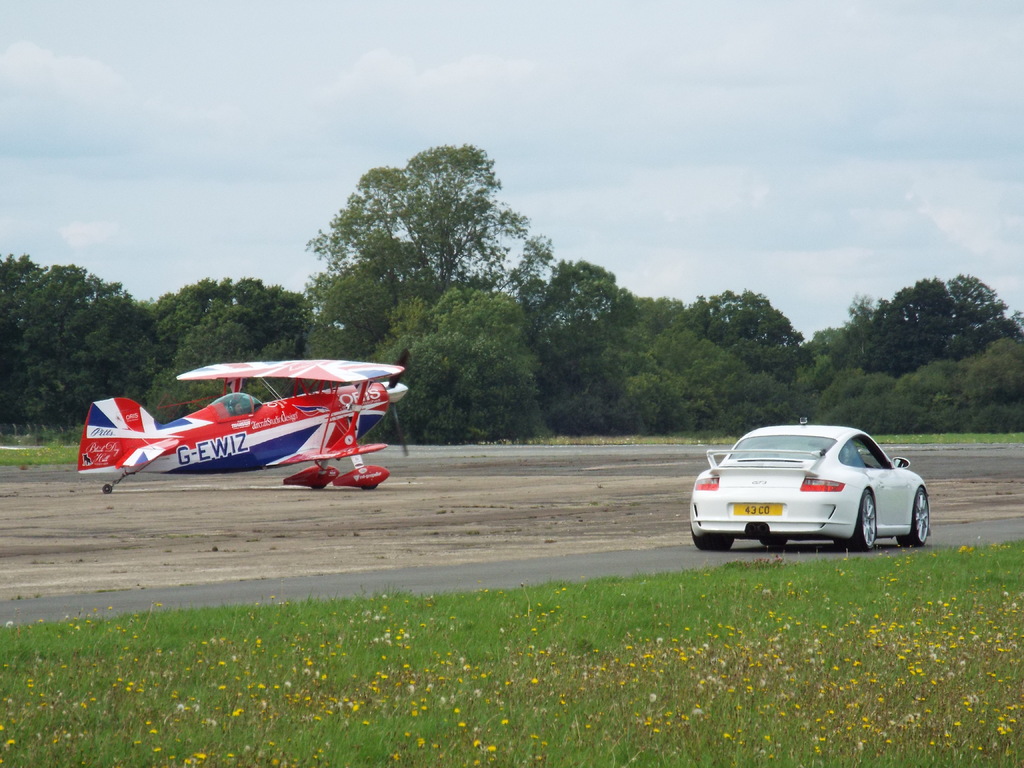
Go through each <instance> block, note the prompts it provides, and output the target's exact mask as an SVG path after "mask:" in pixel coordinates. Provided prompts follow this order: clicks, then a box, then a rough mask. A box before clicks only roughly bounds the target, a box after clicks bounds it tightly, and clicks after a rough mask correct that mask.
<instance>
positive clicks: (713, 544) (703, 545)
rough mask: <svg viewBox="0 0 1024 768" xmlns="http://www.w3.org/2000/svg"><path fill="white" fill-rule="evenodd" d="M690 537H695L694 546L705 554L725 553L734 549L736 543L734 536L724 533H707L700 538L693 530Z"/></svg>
mask: <svg viewBox="0 0 1024 768" xmlns="http://www.w3.org/2000/svg"><path fill="white" fill-rule="evenodd" d="M690 535H691V536H692V537H693V546H695V547H696V548H697V549H701V550H704V551H705V552H725V551H727V550H729V549H731V548H732V543H733V541H734V539H733V537H732V536H726V535H725V534H722V533H705V534H704V535H703V536H698V535H697V534H696V533H694V532H693V529H692V528H691V529H690Z"/></svg>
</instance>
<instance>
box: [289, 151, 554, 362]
mask: <svg viewBox="0 0 1024 768" xmlns="http://www.w3.org/2000/svg"><path fill="white" fill-rule="evenodd" d="M500 190H501V183H500V182H499V181H498V178H497V177H496V176H495V174H494V163H493V161H491V160H490V159H489V158H488V157H487V154H486V153H485V152H484V151H483V150H481V149H478V148H476V147H473V146H469V145H464V146H461V147H452V146H442V147H435V148H433V149H429V150H426V151H424V152H421V153H419V154H417V155H416V156H414V157H413V158H412V159H411V160H410V161H409V162H408V164H407V165H406V166H405V168H389V167H384V168H375V169H373V170H371V171H369V172H367V173H366V174H364V175H363V177H362V178H361V179H360V180H359V183H358V185H357V188H356V191H355V192H354V193H353V194H352V195H351V196H349V198H348V201H347V203H346V205H345V207H344V208H342V209H341V211H340V212H339V213H338V214H337V215H336V216H335V217H334V219H333V220H332V221H331V225H330V229H329V230H328V231H327V232H323V231H321V232H320V233H318V235H317V236H316V237H315V238H313V239H312V240H311V241H310V242H309V244H308V248H309V249H310V250H312V251H313V252H314V253H315V254H316V255H317V256H319V257H320V258H321V259H323V260H324V262H325V263H326V265H327V269H326V270H325V272H324V273H322V274H321V275H318V276H316V277H315V278H314V280H313V281H312V284H311V286H312V289H313V290H312V297H313V299H314V302H315V305H316V309H317V313H318V320H319V323H318V324H319V326H320V328H321V329H330V328H334V329H335V330H337V331H340V333H332V332H331V331H329V330H327V331H324V332H323V333H321V335H320V338H321V339H322V340H331V339H333V340H334V342H343V343H346V344H349V345H352V346H354V347H356V348H359V349H373V348H375V347H376V346H377V345H378V344H379V343H380V342H381V341H383V340H384V337H385V336H386V333H387V326H388V318H387V315H388V313H389V312H390V311H392V310H394V309H395V308H396V307H397V306H398V305H399V304H400V303H401V302H402V301H403V300H405V299H408V298H412V297H419V298H422V299H424V300H426V301H427V302H428V303H433V302H435V301H437V300H438V299H439V298H440V297H441V296H442V295H443V294H444V293H445V291H447V290H448V289H449V288H451V287H454V286H463V287H469V288H476V289H481V290H485V291H490V290H500V289H505V288H510V287H511V286H509V280H510V278H511V277H513V276H514V272H513V264H514V262H515V261H516V256H515V254H514V250H515V249H514V247H513V246H515V245H516V244H518V245H519V249H518V251H517V252H518V253H523V254H525V256H526V258H527V259H528V260H530V259H537V258H542V257H543V255H544V253H545V247H544V243H543V241H540V240H533V241H531V240H530V239H529V238H528V236H527V225H528V221H527V219H526V217H524V216H522V215H521V214H518V213H515V212H514V211H512V210H510V209H509V208H508V207H507V206H505V205H504V204H503V203H501V202H499V201H498V199H497V193H498V192H499V191H500ZM547 250H548V251H549V250H550V249H549V248H548V249H547ZM549 257H550V256H549V254H548V258H549ZM527 272H529V270H527ZM527 276H528V275H524V276H523V277H524V278H525V277H527Z"/></svg>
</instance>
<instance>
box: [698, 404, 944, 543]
mask: <svg viewBox="0 0 1024 768" xmlns="http://www.w3.org/2000/svg"><path fill="white" fill-rule="evenodd" d="M708 463H709V464H710V465H711V466H710V468H709V469H707V470H705V471H704V472H702V473H701V474H700V475H698V477H697V481H696V483H694V486H693V497H692V500H691V503H690V532H691V533H692V534H693V543H694V544H695V545H696V546H697V548H698V549H712V550H726V549H729V547H731V546H732V543H733V541H735V540H736V539H753V540H755V541H759V542H761V543H762V544H764V545H765V546H771V545H773V544H784V543H785V542H786V541H788V540H790V539H832V540H833V541H837V542H845V543H846V545H847V546H848V547H849V548H850V549H855V550H860V551H866V550H869V549H871V548H872V547H874V546H875V540H876V539H878V538H884V537H888V536H895V537H896V541H898V542H899V544H900V545H901V546H910V547H920V546H922V545H924V543H925V541H926V540H927V539H928V533H929V531H930V527H931V520H930V517H929V514H928V490H927V489H926V488H925V484H924V481H923V480H922V479H921V477H920V476H919V475H917V474H916V473H914V472H911V471H910V470H909V469H907V467H908V466H910V462H909V461H907V460H906V459H903V458H899V457H896V458H894V459H892V460H890V459H889V457H888V456H886V455H885V452H884V451H883V450H882V449H881V448H879V447H878V443H876V442H875V441H874V440H872V439H871V438H870V437H869V436H868V435H866V434H864V433H863V432H861V431H860V430H856V429H851V428H849V427H823V426H813V425H808V424H800V425H797V426H788V427H764V428H762V429H755V430H754V431H753V432H750V433H748V434H746V435H744V436H743V437H742V438H740V440H739V442H737V443H736V445H734V446H733V447H732V448H730V449H727V450H721V451H708Z"/></svg>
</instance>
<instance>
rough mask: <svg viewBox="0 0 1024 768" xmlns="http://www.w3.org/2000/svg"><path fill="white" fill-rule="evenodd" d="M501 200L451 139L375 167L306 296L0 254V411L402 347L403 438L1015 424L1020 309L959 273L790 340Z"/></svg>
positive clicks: (964, 428) (752, 308) (73, 418)
mask: <svg viewBox="0 0 1024 768" xmlns="http://www.w3.org/2000/svg"><path fill="white" fill-rule="evenodd" d="M500 190H501V183H500V181H499V180H498V178H497V176H496V175H495V173H494V163H493V162H492V161H491V160H490V158H488V156H487V154H486V153H485V152H484V151H483V150H481V149H479V148H476V147H473V146H468V145H467V146H461V147H453V146H441V147H435V148H432V149H428V150H426V151H424V152H421V153H419V154H417V155H415V156H414V157H413V158H411V159H410V160H409V162H408V163H407V164H406V166H405V167H403V168H390V167H383V168H374V169H371V170H370V171H368V172H367V173H366V174H364V175H363V177H362V178H361V179H360V180H359V183H358V185H357V188H356V190H355V192H353V194H352V195H350V196H349V198H348V200H347V201H346V205H345V206H344V207H343V208H342V209H341V210H340V211H339V213H338V214H337V215H336V216H335V217H334V218H333V219H332V220H331V222H330V226H329V228H328V229H327V230H326V231H321V232H319V233H318V234H317V236H316V237H314V238H313V239H312V240H311V241H310V242H309V244H308V247H309V248H310V250H312V251H313V252H314V253H316V254H317V255H318V256H319V257H320V258H321V259H322V261H323V263H324V266H325V268H324V271H322V272H320V273H318V274H315V275H313V276H311V278H310V281H309V284H308V286H307V290H306V293H305V294H304V295H302V294H298V293H293V292H289V291H286V290H284V289H282V288H280V287H278V286H265V285H264V284H263V283H262V282H261V281H260V280H257V279H253V278H241V279H239V280H237V281H232V280H221V281H219V282H218V281H214V280H210V279H206V280H201V281H200V282H198V283H196V284H194V285H190V286H186V287H185V288H182V289H181V290H180V291H178V292H177V293H173V294H167V295H165V296H162V297H161V298H160V299H159V300H158V301H156V302H152V303H141V304H140V303H137V302H135V301H134V300H133V299H132V298H131V297H130V296H128V295H127V294H126V293H124V291H123V290H122V289H121V286H120V285H119V284H117V283H113V284H106V283H103V282H102V281H100V280H99V279H97V278H96V277H94V276H92V275H89V274H88V273H86V272H85V271H84V270H82V269H81V268H79V267H75V266H57V267H50V268H47V269H43V268H41V267H39V266H37V265H35V264H33V263H32V261H31V260H30V259H29V257H28V256H22V257H20V258H18V259H15V258H14V257H13V256H8V257H7V258H6V259H4V260H2V261H0V391H2V392H3V393H4V394H5V397H6V401H5V403H6V405H5V407H6V410H5V415H4V418H5V420H6V421H8V422H13V423H21V424H24V423H26V422H34V423H40V422H44V423H51V424H54V425H55V426H65V425H69V424H75V423H80V421H81V419H82V417H83V415H84V413H85V409H86V408H87V406H88V403H89V402H90V401H92V400H95V399H100V398H103V397H110V396H114V395H126V396H128V397H131V398H133V399H136V400H140V401H142V402H143V403H148V404H149V405H150V407H156V406H159V405H161V404H166V403H177V404H178V405H177V406H175V407H174V408H172V409H168V410H161V411H159V412H158V413H156V414H154V415H156V416H157V417H158V418H159V419H160V420H161V421H168V420H170V419H171V418H173V417H175V416H178V415H181V414H182V413H184V412H185V411H186V410H188V409H189V408H188V402H189V401H192V400H195V399H200V398H205V397H207V396H209V395H210V394H211V391H210V387H209V385H208V384H191V385H185V384H183V383H181V382H178V381H177V380H176V378H175V377H176V376H177V374H179V373H181V372H183V371H186V370H189V369H192V368H195V367H198V366H202V365H208V364H210V363H213V362H227V361H232V360H254V359H286V358H299V357H306V356H309V357H327V358H337V359H350V360H360V359H362V360H388V361H390V360H394V359H396V358H397V357H398V353H399V351H400V350H403V349H409V350H410V351H411V352H412V362H411V366H410V370H409V373H408V376H407V377H406V379H405V382H406V383H407V384H409V385H410V386H411V387H412V389H411V392H410V394H409V396H408V398H407V404H406V405H405V406H404V407H403V408H402V412H403V417H404V418H403V421H404V422H405V424H406V426H407V428H408V429H407V431H408V433H409V436H410V437H411V438H412V439H413V440H415V441H420V442H440V443H454V442H466V441H492V440H526V439H530V438H533V437H536V436H538V435H551V434H559V435H567V436H573V437H581V436H585V435H605V436H615V435H637V434H639V435H656V434H657V435H665V434H681V433H689V434H716V433H717V434H723V433H724V434H740V433H742V432H744V431H746V430H747V429H749V428H752V427H755V426H761V425H764V424H768V423H779V422H793V421H796V420H797V419H799V418H801V417H807V418H809V419H813V420H815V421H819V422H839V423H846V424H850V425H852V426H859V427H861V428H863V429H867V430H870V431H872V432H876V433H877V432H887V433H891V432H894V431H899V432H904V433H913V432H917V431H928V432H979V431H983V432H988V431H993V432H998V431H1002V430H1021V429H1024V384H1022V382H1024V316H1022V315H1021V314H1020V313H1019V312H1015V313H1010V311H1009V309H1008V308H1007V306H1006V304H1005V303H1003V302H1002V301H1001V300H1000V299H999V298H998V297H997V296H996V294H995V292H994V291H993V290H992V289H991V288H989V287H988V286H987V285H985V284H984V283H982V282H981V281H980V280H978V279H977V278H976V277H973V276H969V275H958V276H957V277H955V278H953V279H951V280H948V281H945V282H943V281H941V280H939V279H937V278H932V279H927V280H920V281H918V282H917V283H915V284H914V285H913V286H910V287H907V288H903V289H901V290H899V291H897V292H896V293H895V294H894V295H893V296H892V297H891V298H883V299H872V298H869V297H865V296H857V297H855V298H854V300H853V302H852V304H851V306H850V309H849V320H848V321H847V322H846V323H845V324H844V325H843V326H842V327H840V328H829V329H825V330H823V331H819V332H818V333H816V334H815V335H814V338H813V339H811V340H810V341H809V342H805V341H804V339H803V337H802V336H801V334H800V333H798V332H797V331H796V330H795V329H794V328H793V327H792V324H791V323H790V322H789V320H788V319H787V318H786V317H785V316H784V315H783V314H782V313H781V312H780V311H779V310H777V309H775V308H774V307H773V306H772V305H771V302H770V301H769V300H768V298H767V297H766V296H764V295H763V294H760V293H755V292H753V291H750V290H744V291H742V292H738V293H737V292H733V291H725V292H723V293H721V294H719V295H716V296H711V297H704V296H700V297H698V299H697V300H696V301H695V302H693V303H692V304H690V305H686V304H684V303H683V302H681V301H678V300H674V299H667V298H657V299H651V298H642V297H637V296H634V295H633V294H632V293H630V292H629V291H628V290H626V289H624V288H621V287H620V286H618V285H617V283H616V278H615V275H613V274H612V273H611V272H609V271H607V270H606V269H603V268H601V267H599V266H597V265H595V264H592V263H590V262H588V261H585V260H580V261H574V262H567V261H560V260H556V259H555V256H554V253H553V249H552V244H551V242H550V241H549V240H548V239H547V238H545V237H543V236H539V235H535V234H531V233H530V232H529V227H528V224H529V222H528V221H527V219H526V218H525V217H524V216H523V215H521V214H518V213H516V212H514V211H512V210H510V209H509V208H508V206H506V205H505V204H504V203H502V202H501V200H500V199H499V193H500ZM389 429H391V430H394V427H393V425H391V426H388V425H387V422H386V423H385V426H384V427H383V428H382V430H381V431H382V432H384V433H385V434H386V433H387V431H388V430H389ZM391 436H392V437H394V436H395V435H394V434H392V435H391Z"/></svg>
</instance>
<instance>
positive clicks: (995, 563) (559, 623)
mask: <svg viewBox="0 0 1024 768" xmlns="http://www.w3.org/2000/svg"><path fill="white" fill-rule="evenodd" d="M1022 572H1024V544H1021V543H1017V544H1012V545H999V546H994V547H988V548H978V549H974V548H971V547H963V548H961V549H960V550H926V551H924V552H919V553H915V554H905V553H899V554H896V555H892V556H875V557H867V558H851V559H848V560H828V561H824V560H823V561H813V562H807V563H800V564H788V563H784V562H783V561H782V560H781V559H776V558H769V559H765V558H759V559H755V560H748V561H744V562H740V563H735V564H731V565H728V566H725V567H721V568H717V569H713V570H711V569H709V570H703V571H690V572H681V573H674V574H670V575H661V576H656V577H643V578H634V579H616V578H609V579H600V580H594V581H590V582H586V583H574V584H558V583H553V584H547V585H543V586H537V587H529V588H523V589H518V590H510V591H495V592H488V591H481V592H475V593H468V594H443V595H436V596H432V597H424V596H411V595H407V594H394V595H381V596H375V597H370V598H365V599H351V600H343V601H329V602H328V601H324V602H320V601H307V602H301V603H282V604H270V605H264V606H241V607H231V608H221V609H204V610H194V611H183V612H167V613H161V612H154V613H147V614H139V615H130V616H122V617H118V618H111V619H108V620H87V619H79V620H70V621H65V622H62V623H57V624H35V625H30V626H25V627H9V628H7V629H6V630H4V631H2V632H0V660H2V675H0V759H2V760H3V764H4V765H15V766H43V765H45V766H51V767H54V766H72V765H75V766H78V765H88V766H93V765H103V766H346V765H352V766H383V765H405V766H474V765H495V766H534V765H543V766H588V767H590V766H626V765H631V766H690V765H696V766H748V765H779V766H830V767H833V766H949V765H984V766H1016V767H1018V768H1019V766H1020V765H1021V764H1022V762H1021V761H1022V760H1024V751H1022V744H1024V725H1022V719H1024V667H1022V665H1021V663H1020V660H1021V654H1022V652H1024V582H1022V580H1021V576H1020V574H1021V573H1022Z"/></svg>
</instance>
